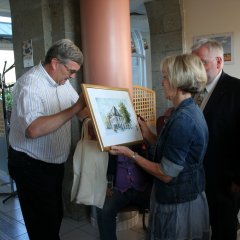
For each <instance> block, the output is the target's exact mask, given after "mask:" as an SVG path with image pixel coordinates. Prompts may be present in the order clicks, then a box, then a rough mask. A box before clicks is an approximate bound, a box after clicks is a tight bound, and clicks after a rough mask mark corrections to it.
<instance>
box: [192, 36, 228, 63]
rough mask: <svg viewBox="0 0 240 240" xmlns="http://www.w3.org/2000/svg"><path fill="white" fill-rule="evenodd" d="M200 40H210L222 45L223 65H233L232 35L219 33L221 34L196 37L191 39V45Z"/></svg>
mask: <svg viewBox="0 0 240 240" xmlns="http://www.w3.org/2000/svg"><path fill="white" fill-rule="evenodd" d="M201 38H210V39H214V40H216V41H218V42H220V43H221V44H222V45H223V50H224V62H225V64H231V63H233V34H232V33H221V34H212V35H204V36H197V37H194V38H193V43H195V42H197V41H198V40H199V39H201Z"/></svg>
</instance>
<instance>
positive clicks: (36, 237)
mask: <svg viewBox="0 0 240 240" xmlns="http://www.w3.org/2000/svg"><path fill="white" fill-rule="evenodd" d="M8 168H9V174H10V176H11V177H12V178H13V180H14V181H15V183H16V187H17V192H18V197H19V202H20V206H21V210H22V214H23V218H24V221H25V225H26V228H27V232H28V235H29V239H30V240H43V239H44V240H59V239H60V238H59V230H60V227H61V222H62V218H63V205H62V181H63V176H64V165H63V164H49V163H45V162H43V161H39V160H36V159H33V158H31V157H30V156H28V155H27V154H25V153H23V152H19V151H15V150H14V149H12V148H11V147H10V149H9V162H8Z"/></svg>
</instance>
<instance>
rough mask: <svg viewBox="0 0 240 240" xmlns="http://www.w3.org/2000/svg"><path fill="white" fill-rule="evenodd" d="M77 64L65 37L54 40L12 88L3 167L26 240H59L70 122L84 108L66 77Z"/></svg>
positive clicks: (78, 55) (74, 48)
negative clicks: (16, 199)
mask: <svg viewBox="0 0 240 240" xmlns="http://www.w3.org/2000/svg"><path fill="white" fill-rule="evenodd" d="M82 63H83V55H82V52H81V51H80V49H79V48H78V47H77V46H76V45H75V44H74V43H73V42H72V41H70V40H68V39H62V40H59V41H58V42H56V43H54V44H53V45H52V47H50V48H49V50H48V52H47V54H46V57H45V61H44V63H43V64H42V63H39V64H38V65H37V66H35V67H33V68H31V69H30V70H29V71H28V72H26V73H25V74H24V75H22V76H21V77H20V78H19V79H18V80H17V82H16V84H15V86H14V92H13V94H14V99H13V109H12V115H11V122H10V134H9V143H10V148H9V162H8V167H9V173H10V176H11V177H12V178H13V179H14V181H15V183H16V187H17V192H18V197H19V201H20V205H21V210H22V213H23V218H24V221H25V224H26V228H27V231H28V235H29V238H30V239H34V240H35V239H41V240H43V239H51V240H59V239H60V238H59V229H60V226H61V221H62V217H63V206H62V181H63V176H64V162H65V161H66V160H67V157H68V155H69V152H70V145H71V118H72V117H74V116H75V115H78V114H79V112H80V111H81V110H82V109H83V108H84V107H85V102H84V100H83V97H82V96H81V97H80V98H79V96H78V94H77V92H76V91H75V90H74V88H73V87H72V86H71V84H70V83H69V79H70V78H73V77H75V75H76V73H77V72H78V71H79V69H80V67H81V65H82ZM46 236H47V237H46Z"/></svg>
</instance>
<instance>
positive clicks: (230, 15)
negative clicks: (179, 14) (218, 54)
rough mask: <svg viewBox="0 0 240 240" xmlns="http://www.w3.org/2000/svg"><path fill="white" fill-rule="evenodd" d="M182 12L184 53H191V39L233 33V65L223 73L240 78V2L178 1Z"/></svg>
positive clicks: (227, 66)
mask: <svg viewBox="0 0 240 240" xmlns="http://www.w3.org/2000/svg"><path fill="white" fill-rule="evenodd" d="M180 1H181V3H182V10H183V32H184V33H183V43H184V51H186V52H189V51H191V46H192V43H193V37H195V36H204V35H209V34H222V33H229V32H231V33H233V53H232V56H233V63H232V64H227V63H226V64H225V66H224V70H225V72H227V73H229V74H231V75H233V76H235V77H238V78H240V64H239V63H240V24H239V23H240V14H239V12H240V1H239V0H211V1H209V0H201V1H199V0H180Z"/></svg>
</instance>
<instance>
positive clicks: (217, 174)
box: [203, 72, 240, 202]
mask: <svg viewBox="0 0 240 240" xmlns="http://www.w3.org/2000/svg"><path fill="white" fill-rule="evenodd" d="M203 113H204V116H205V119H206V121H207V124H208V128H209V144H208V148H207V152H206V155H205V159H204V168H205V173H206V194H207V197H208V201H209V202H213V201H215V200H216V199H217V196H218V193H221V194H224V195H226V196H227V195H228V194H230V186H231V183H232V182H235V183H237V184H240V152H239V151H240V80H239V79H237V78H234V77H232V76H229V75H228V74H226V73H224V72H222V74H221V77H220V79H219V81H218V83H217V85H216V87H215V89H214V91H213V92H212V95H211V96H210V98H209V100H208V102H207V104H206V106H205V108H204V110H203Z"/></svg>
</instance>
